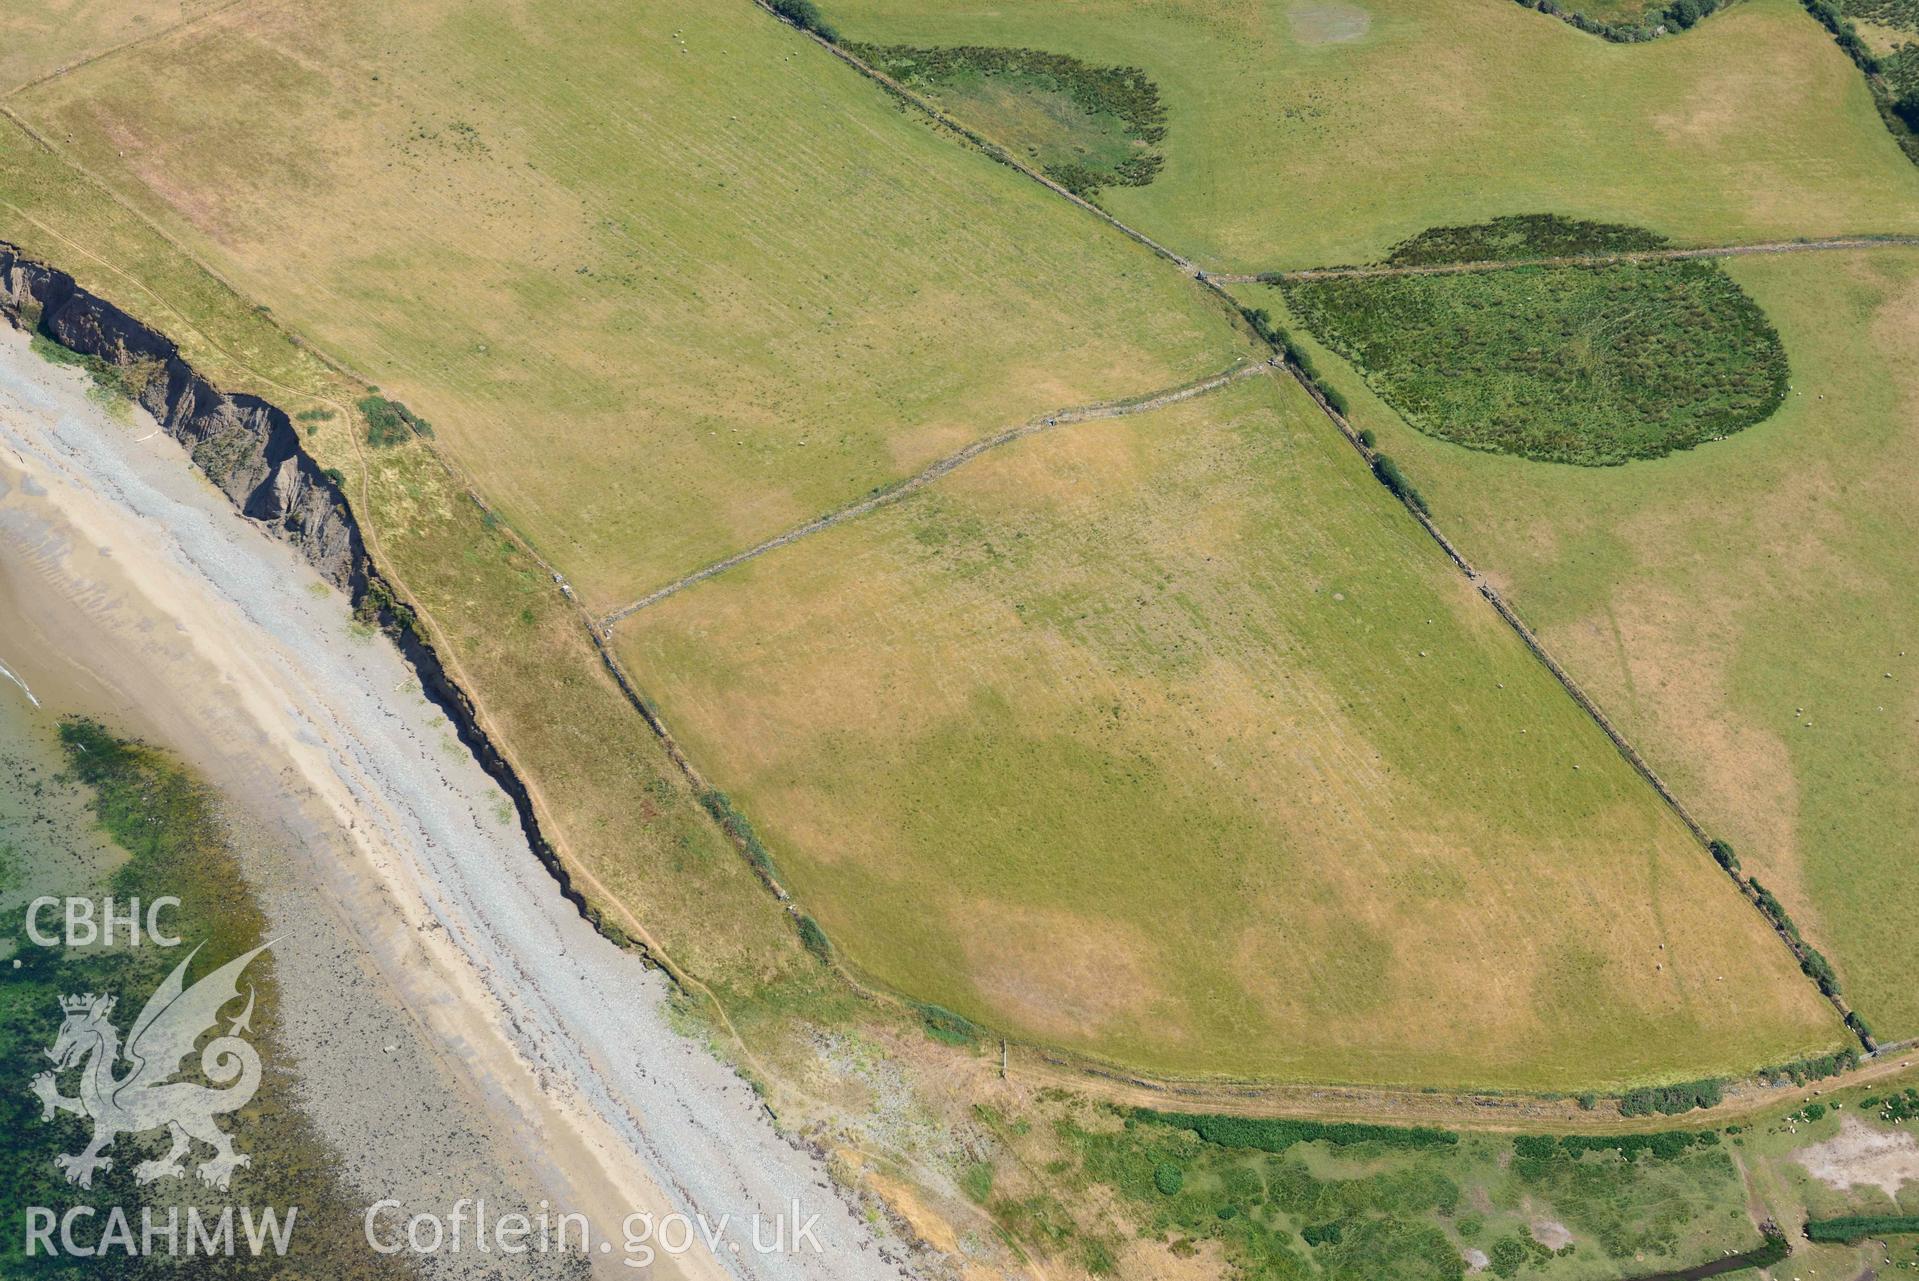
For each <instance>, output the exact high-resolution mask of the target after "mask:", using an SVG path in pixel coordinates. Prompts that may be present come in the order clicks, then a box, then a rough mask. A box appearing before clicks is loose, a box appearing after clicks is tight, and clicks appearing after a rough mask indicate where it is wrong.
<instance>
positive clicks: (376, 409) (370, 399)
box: [360, 395, 433, 449]
mask: <svg viewBox="0 0 1919 1281" xmlns="http://www.w3.org/2000/svg"><path fill="white" fill-rule="evenodd" d="M360 413H361V414H362V415H363V416H364V417H365V418H366V443H367V444H369V445H371V446H373V447H374V448H375V449H384V448H386V447H387V446H389V445H399V444H404V443H405V442H406V441H407V440H408V439H409V438H411V437H413V436H422V437H431V436H432V435H433V424H431V423H429V422H428V421H427V420H426V419H424V418H421V417H420V416H419V415H417V414H415V413H414V412H413V411H412V410H410V409H408V408H407V407H406V406H405V405H403V404H401V403H400V402H399V401H397V400H388V399H387V398H386V397H384V396H378V395H374V396H367V397H365V398H363V399H362V400H361V401H360Z"/></svg>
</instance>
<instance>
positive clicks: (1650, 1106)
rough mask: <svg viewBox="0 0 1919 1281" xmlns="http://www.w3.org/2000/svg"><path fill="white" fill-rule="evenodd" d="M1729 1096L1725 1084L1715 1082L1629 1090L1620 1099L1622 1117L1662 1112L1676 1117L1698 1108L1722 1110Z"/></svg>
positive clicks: (1696, 1082) (1695, 1082) (1706, 1081)
mask: <svg viewBox="0 0 1919 1281" xmlns="http://www.w3.org/2000/svg"><path fill="white" fill-rule="evenodd" d="M1725 1097H1726V1091H1725V1082H1723V1081H1719V1080H1715V1079H1709V1080H1704V1081H1687V1082H1685V1083H1684V1084H1681V1085H1661V1086H1655V1087H1652V1088H1648V1089H1643V1090H1629V1091H1628V1092H1627V1093H1625V1094H1624V1095H1622V1096H1620V1099H1619V1115H1621V1116H1651V1115H1652V1114H1653V1113H1655V1112H1659V1113H1663V1114H1665V1115H1667V1116H1672V1115H1675V1114H1677V1113H1680V1112H1690V1111H1692V1110H1693V1109H1694V1108H1712V1107H1718V1106H1719V1104H1720V1103H1721V1102H1722V1101H1724V1099H1725Z"/></svg>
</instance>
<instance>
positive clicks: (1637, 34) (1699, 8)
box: [1519, 0, 1730, 44]
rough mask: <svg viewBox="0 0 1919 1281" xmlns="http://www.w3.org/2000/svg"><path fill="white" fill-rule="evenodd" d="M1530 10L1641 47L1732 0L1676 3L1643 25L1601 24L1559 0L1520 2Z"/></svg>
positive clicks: (1650, 16) (1680, 0)
mask: <svg viewBox="0 0 1919 1281" xmlns="http://www.w3.org/2000/svg"><path fill="white" fill-rule="evenodd" d="M1519 3H1520V4H1522V5H1524V6H1525V7H1526V8H1528V9H1537V10H1538V11H1539V12H1541V13H1545V14H1551V15H1552V16H1553V17H1555V18H1558V19H1559V20H1560V21H1562V22H1566V23H1569V24H1570V25H1572V26H1575V27H1578V28H1579V29H1580V30H1581V31H1584V32H1587V33H1588V34H1590V35H1595V36H1598V37H1599V38H1600V39H1602V40H1610V41H1612V42H1613V43H1614V44H1638V43H1641V42H1643V41H1646V40H1653V39H1656V38H1658V37H1659V36H1662V35H1666V34H1668V33H1669V32H1674V31H1684V30H1686V29H1687V28H1688V27H1690V26H1692V25H1693V24H1694V23H1696V22H1698V21H1699V20H1700V19H1701V18H1704V17H1705V16H1706V15H1708V14H1710V13H1715V12H1717V11H1718V10H1720V9H1723V8H1725V7H1726V4H1728V3H1730V0H1673V3H1671V4H1669V5H1667V6H1666V7H1665V8H1663V9H1655V10H1653V11H1652V12H1651V13H1648V14H1647V15H1646V16H1645V18H1644V19H1643V20H1642V21H1640V22H1631V23H1628V22H1601V21H1600V20H1599V19H1597V18H1589V17H1587V16H1586V15H1585V14H1583V13H1581V12H1579V11H1578V10H1572V11H1568V10H1566V9H1565V8H1563V7H1562V6H1561V5H1560V4H1559V3H1558V0H1519Z"/></svg>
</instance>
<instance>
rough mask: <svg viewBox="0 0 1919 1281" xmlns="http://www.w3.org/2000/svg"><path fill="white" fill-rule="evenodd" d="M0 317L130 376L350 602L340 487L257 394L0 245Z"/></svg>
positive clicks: (252, 508)
mask: <svg viewBox="0 0 1919 1281" xmlns="http://www.w3.org/2000/svg"><path fill="white" fill-rule="evenodd" d="M0 315H4V316H5V317H6V318H7V319H8V320H9V321H11V322H12V323H13V324H14V325H15V326H17V327H19V328H22V329H30V330H35V331H38V332H40V333H43V334H45V335H46V336H47V337H49V338H51V339H53V340H54V341H55V342H57V343H59V344H60V345H61V346H63V347H66V348H69V349H71V350H73V351H76V352H79V353H80V354H81V355H83V356H92V357H95V358H96V359H99V360H103V361H105V362H106V363H108V364H110V365H118V366H121V367H123V368H125V369H127V370H129V371H132V373H133V374H134V375H135V376H134V377H133V378H131V379H130V381H131V382H132V384H133V385H134V386H135V387H136V388H137V389H138V398H139V401H140V405H141V407H142V408H143V409H145V410H146V411H147V412H148V413H150V414H152V415H153V416H154V418H155V419H156V420H158V422H159V423H160V425H161V427H162V428H163V429H164V430H165V431H166V433H167V435H169V436H172V437H173V438H174V439H176V440H178V441H179V442H180V443H181V444H182V445H184V446H186V448H187V451H188V452H189V453H190V454H192V456H193V461H194V463H195V464H196V465H197V466H198V467H199V468H200V470H201V471H202V472H205V473H206V475H207V478H208V479H210V480H211V481H213V483H214V484H216V485H218V486H219V487H220V488H221V489H222V490H223V491H225V493H226V495H227V497H229V498H231V499H232V500H233V505H234V506H235V507H238V508H239V509H240V510H241V511H242V512H244V513H245V514H246V515H247V516H249V517H251V518H253V519H254V520H256V521H259V522H260V523H261V524H263V525H265V526H267V527H268V528H270V529H272V530H273V531H274V532H275V533H276V534H278V535H279V536H280V537H283V538H285V539H287V540H288V541H289V542H291V543H293V544H294V546H296V547H298V548H299V549H300V552H301V554H302V555H304V556H305V557H306V559H307V560H309V561H311V562H312V563H313V565H314V567H315V568H317V569H318V570H319V571H320V573H321V574H322V575H324V576H325V577H326V578H327V579H328V580H329V581H331V582H332V583H333V584H334V585H335V586H338V587H341V588H344V589H346V591H348V592H349V593H351V594H352V596H353V597H354V599H355V600H358V599H359V598H360V596H361V594H362V593H363V592H364V591H365V589H366V585H367V574H368V566H367V557H366V550H365V548H364V547H363V546H362V545H361V542H360V531H359V529H358V528H357V527H356V526H355V524H354V522H353V517H352V514H351V512H350V511H349V510H348V508H347V502H346V497H345V495H343V494H341V492H340V490H339V487H338V486H336V485H335V484H334V483H333V481H332V480H330V479H329V478H328V477H327V476H326V474H325V473H324V472H322V471H321V470H320V468H319V467H318V466H316V465H315V464H314V462H313V460H312V459H311V458H309V457H307V455H306V454H305V453H304V452H302V451H301V449H300V438H299V433H298V432H297V431H296V430H295V429H294V426H293V424H292V423H291V422H289V421H288V420H287V416H286V414H285V413H284V412H282V411H281V410H280V409H278V408H277V407H275V406H273V405H270V404H268V403H267V402H266V401H264V400H261V399H259V398H258V397H257V396H245V395H234V394H230V393H227V392H223V391H221V390H220V389H219V388H217V387H215V386H213V384H211V383H209V382H208V381H207V380H206V379H204V378H202V377H201V376H200V375H199V374H197V373H195V372H194V370H193V367H192V366H191V365H189V364H187V362H186V361H185V360H183V359H181V357H180V353H179V349H178V348H176V347H175V346H174V345H173V343H172V341H170V340H169V339H167V338H166V337H164V336H162V335H161V334H158V333H155V332H154V331H153V330H151V329H149V328H147V327H146V326H145V325H143V324H141V323H140V322H139V321H137V320H135V319H133V317H131V316H129V315H127V314H126V313H125V312H124V311H121V310H120V309H119V308H118V307H115V306H114V305H113V304H112V303H110V302H107V301H105V300H104V299H101V298H96V297H95V296H93V295H92V294H90V293H88V292H86V291H85V290H84V289H81V288H79V287H78V286H77V285H75V284H74V281H73V277H71V276H69V275H67V274H66V273H65V272H63V271H56V270H54V269H53V268H51V267H46V266H43V265H41V264H40V263H37V262H34V261H32V260H31V259H28V258H24V257H22V256H21V255H20V252H19V250H17V249H15V248H14V247H13V246H11V245H8V244H5V243H0Z"/></svg>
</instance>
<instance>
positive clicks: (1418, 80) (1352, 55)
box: [826, 0, 1919, 271]
mask: <svg viewBox="0 0 1919 1281" xmlns="http://www.w3.org/2000/svg"><path fill="white" fill-rule="evenodd" d="M826 7H827V10H828V13H829V16H830V17H831V18H832V19H833V20H834V22H835V23H836V24H837V25H838V26H839V27H840V29H841V30H842V31H843V32H844V33H845V34H846V36H847V37H848V38H851V39H859V40H871V41H880V42H898V43H908V44H917V45H940V44H990V45H1017V46H1023V47H1030V48H1036V49H1044V50H1048V51H1051V52H1056V53H1064V54H1071V55H1073V56H1075V57H1078V58H1082V59H1085V60H1087V61H1089V62H1096V63H1100V64H1107V65H1122V66H1137V67H1141V68H1143V69H1144V70H1145V71H1146V73H1147V75H1149V76H1151V77H1152V78H1153V80H1154V81H1155V82H1156V83H1157V84H1158V85H1159V89H1160V95H1161V100H1162V101H1163V102H1164V104H1165V106H1166V109H1167V136H1166V141H1165V143H1164V146H1163V150H1164V151H1165V153H1166V166H1165V168H1164V170H1163V171H1162V172H1161V174H1160V176H1159V178H1158V179H1157V180H1156V181H1154V182H1153V183H1152V185H1151V186H1147V187H1140V188H1111V189H1109V190H1107V191H1106V192H1104V193H1103V194H1102V195H1101V197H1100V198H1101V200H1102V202H1103V203H1105V204H1106V205H1107V206H1108V207H1110V208H1111V209H1112V210H1113V211H1114V212H1115V213H1116V214H1118V215H1119V216H1120V217H1122V218H1125V219H1127V220H1128V221H1130V222H1133V223H1134V224H1136V225H1137V226H1139V227H1140V228H1142V229H1143V230H1145V231H1146V232H1148V233H1149V234H1151V235H1154V236H1157V237H1159V238H1160V239H1162V240H1164V241H1165V242H1167V243H1169V244H1171V245H1172V246H1173V247H1174V248H1176V249H1178V250H1180V251H1181V252H1182V253H1185V254H1188V255H1190V256H1192V257H1194V258H1196V259H1197V260H1199V261H1200V262H1201V263H1202V264H1204V265H1205V266H1207V267H1209V268H1211V269H1214V270H1219V271H1260V270H1264V269H1268V268H1287V267H1311V266H1324V265H1328V264H1333V263H1342V262H1363V261H1369V260H1372V259H1375V258H1377V257H1378V256H1379V255H1380V254H1381V253H1382V252H1384V251H1385V250H1386V248H1387V247H1388V246H1390V245H1392V244H1394V243H1395V242H1397V241H1399V240H1401V239H1403V238H1405V237H1407V236H1410V235H1412V234H1414V233H1415V232H1418V231H1420V230H1422V229H1424V228H1426V227H1430V226H1433V225H1435V224H1441V223H1471V222H1480V221H1483V220H1485V219H1487V218H1490V217H1495V216H1498V215H1501V214H1513V213H1530V212H1534V211H1538V210H1550V211H1553V212H1557V213H1562V214H1568V215H1575V216H1579V217H1586V218H1595V219H1599V220H1602V221H1607V222H1624V223H1633V224H1638V225H1643V226H1647V227H1650V228H1652V229H1653V230H1655V231H1657V232H1660V233H1662V234H1664V235H1667V236H1669V237H1671V238H1672V239H1674V240H1676V241H1681V242H1685V243H1705V244H1717V243H1725V242H1728V241H1737V240H1761V239H1772V238H1777V237H1791V236H1801V235H1821V234H1832V233H1838V232H1912V231H1914V230H1919V169H1915V168H1914V166H1913V165H1912V164H1911V163H1910V162H1908V161H1907V160H1906V159H1905V158H1904V156H1903V155H1902V154H1901V153H1900V151H1899V148H1898V146H1897V145H1896V144H1895V143H1894V141H1893V139H1892V138H1891V136H1890V135H1889V134H1888V133H1887V131H1886V127H1885V125H1884V124H1883V123H1882V122H1881V120H1880V118H1879V115H1878V112H1877V110H1876V109H1875V107H1874V105H1873V101H1872V95H1871V93H1870V92H1869V91H1868V89H1867V87H1866V85H1865V83H1864V81H1863V79H1862V77H1861V76H1860V75H1859V73H1858V71H1857V69H1856V68H1854V67H1853V65H1852V63H1851V62H1850V61H1848V59H1847V58H1846V56H1845V55H1844V54H1843V53H1841V52H1840V51H1839V50H1838V49H1837V48H1836V47H1834V45H1833V42H1832V39H1831V37H1830V36H1829V35H1828V34H1827V33H1826V32H1825V30H1824V29H1823V28H1821V27H1820V26H1819V25H1818V24H1817V23H1815V22H1814V21H1813V20H1812V19H1811V18H1810V17H1808V16H1807V14H1806V13H1805V11H1804V10H1803V9H1802V8H1801V7H1800V5H1799V4H1798V3H1797V2H1796V0H1743V2H1742V3H1740V4H1738V5H1735V6H1733V7H1732V8H1731V9H1729V10H1727V11H1726V12H1724V13H1717V14H1714V15H1713V16H1712V17H1710V18H1709V19H1707V20H1706V21H1704V22H1702V23H1701V24H1700V25H1699V26H1697V27H1695V28H1694V29H1693V30H1691V31H1688V32H1686V33H1685V34H1683V35H1679V36H1669V37H1665V38H1662V39H1659V40H1655V41H1653V42H1651V43H1649V44H1643V45H1613V44H1607V43H1606V42H1604V41H1601V40H1598V39H1596V38H1594V37H1592V36H1589V35H1586V34H1584V33H1582V32H1579V31H1576V30H1574V29H1572V28H1571V27H1569V26H1568V25H1566V24H1565V23H1564V22H1561V21H1559V20H1558V19H1556V18H1552V17H1549V16H1547V15H1544V14H1540V13H1533V12H1529V11H1527V10H1525V9H1522V8H1520V7H1519V6H1518V5H1516V4H1511V3H1495V2H1493V0H1392V2H1391V3H1383V2H1378V3H1373V4H1365V5H1362V4H1357V3H1354V4H1346V3H1340V4H1332V5H1314V4H1311V3H1306V2H1305V0H1211V2H1210V3H1189V4H1160V3H1148V2H1147V0H1086V2H1085V3H1080V4H1074V5H1070V6H1069V5H1059V4H1055V3H1051V2H1050V0H1003V2H1002V3H997V4H994V5H992V6H990V7H987V6H970V5H969V6H953V5H945V4H936V3H929V0H833V3H831V4H829V5H827V6H826ZM1335 11H1336V12H1335ZM1335 19H1338V20H1335ZM1516 67H1523V68H1525V74H1524V75H1515V74H1512V69H1513V68H1516Z"/></svg>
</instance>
